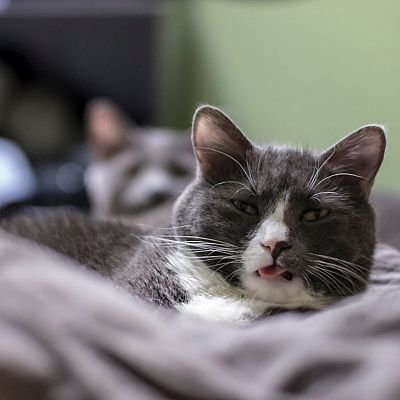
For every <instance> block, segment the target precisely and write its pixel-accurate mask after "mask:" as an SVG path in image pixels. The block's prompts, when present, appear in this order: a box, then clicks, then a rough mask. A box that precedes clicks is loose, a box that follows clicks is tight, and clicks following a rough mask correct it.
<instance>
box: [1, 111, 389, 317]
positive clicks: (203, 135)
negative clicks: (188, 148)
mask: <svg viewBox="0 0 400 400" xmlns="http://www.w3.org/2000/svg"><path fill="white" fill-rule="evenodd" d="M193 143H194V147H195V152H196V156H197V158H198V160H199V167H198V171H197V176H196V178H195V179H194V181H193V182H192V183H191V184H190V185H189V186H188V187H187V188H186V190H185V191H184V192H183V193H182V195H181V196H180V198H179V200H178V201H177V202H176V204H175V207H174V216H173V227H172V228H171V229H170V230H168V229H167V230H160V231H155V232H152V233H151V237H150V238H149V237H148V236H147V233H146V232H143V231H140V230H138V229H137V228H133V227H129V226H127V225H124V224H121V223H117V222H104V221H103V222H102V221H93V220H90V219H87V218H84V217H73V216H70V215H64V216H62V215H61V216H60V215H52V216H50V215H45V216H43V217H39V218H38V217H35V218H33V220H32V217H22V218H19V219H18V218H17V219H14V220H11V221H3V222H2V223H1V226H2V227H3V228H5V229H6V230H9V231H12V232H13V233H17V234H20V235H22V236H25V237H27V238H30V239H33V240H36V241H39V242H41V243H42V244H44V245H47V246H49V247H51V248H53V249H54V250H56V251H58V252H61V253H63V254H67V255H68V256H70V257H72V258H74V259H76V260H78V261H79V262H80V263H82V264H84V265H87V266H88V267H89V268H91V269H94V270H96V271H98V272H99V273H101V274H103V275H106V276H108V277H110V278H111V279H112V280H113V281H114V282H115V283H116V284H117V285H119V286H121V287H123V288H124V289H126V290H128V291H129V292H130V293H132V294H136V295H139V296H141V297H142V298H144V299H146V300H148V301H150V302H152V303H155V304H158V305H163V306H166V307H174V306H177V305H178V304H179V303H187V302H190V298H191V296H193V295H196V293H190V292H189V291H188V289H187V288H184V285H182V279H181V276H180V273H181V271H179V270H178V269H174V265H173V263H174V260H175V262H176V263H177V264H178V263H179V261H181V260H179V259H177V258H176V257H182V255H183V254H184V253H185V252H187V251H188V250H190V254H191V257H195V258H196V259H197V261H196V262H195V261H193V268H195V267H194V265H195V264H196V268H199V265H200V267H201V265H203V264H202V263H204V268H207V267H208V268H210V269H211V270H213V271H215V272H216V273H217V274H218V276H221V277H222V278H223V279H224V280H225V281H226V282H227V283H228V284H229V286H230V287H231V288H232V292H234V291H235V290H237V291H238V292H237V293H238V294H240V296H242V294H243V293H245V292H243V291H242V290H245V289H246V288H245V287H243V281H242V278H241V272H242V269H243V264H242V263H243V260H242V259H241V258H240V255H243V253H244V252H245V250H246V248H247V246H248V245H249V243H250V241H251V240H252V239H254V237H255V234H256V232H257V230H258V229H259V227H260V225H261V224H262V222H263V221H264V220H265V218H266V217H268V216H269V215H270V214H271V213H272V212H273V210H274V207H275V206H276V204H277V203H278V202H279V201H281V200H282V199H286V200H285V201H286V208H285V212H284V218H283V219H284V223H285V225H286V226H287V227H288V229H289V240H290V247H288V248H287V249H285V251H283V252H282V253H281V254H280V255H279V257H278V260H279V263H280V264H281V265H284V266H285V268H286V269H287V270H288V271H290V273H292V274H293V276H294V277H296V278H297V279H299V280H301V281H302V283H303V284H304V285H305V287H306V288H307V290H308V291H309V292H310V293H312V294H313V295H315V296H319V297H320V298H321V299H322V300H321V304H328V303H331V302H334V301H337V300H339V299H341V298H343V297H345V296H349V295H353V294H356V293H358V292H361V291H363V290H364V289H365V287H366V284H367V281H368V278H369V273H370V268H371V265H372V258H373V254H374V248H375V224H374V213H373V210H372V208H371V206H370V204H369V203H368V194H369V191H370V188H371V186H372V183H373V179H374V177H375V174H376V172H377V170H378V168H379V165H380V163H381V161H382V158H383V152H384V146H385V139H384V133H383V130H382V129H381V128H380V127H378V126H369V127H364V128H361V129H360V130H359V131H357V132H355V133H353V134H351V135H350V136H348V137H347V138H345V139H344V140H343V141H341V142H339V143H338V144H337V145H335V147H333V148H331V149H329V150H328V151H326V152H323V153H316V152H312V151H309V150H305V149H298V148H291V147H274V146H257V145H254V144H252V143H251V142H250V141H249V140H248V139H247V138H246V137H245V136H244V135H243V134H242V133H241V132H240V130H239V128H238V127H237V126H236V125H234V123H233V122H232V121H231V120H230V119H229V118H228V117H227V116H226V115H225V114H223V113H222V112H221V111H219V110H217V109H215V108H212V107H209V106H205V107H202V108H200V109H199V110H198V111H197V112H196V114H195V117H194V123H193ZM332 154H334V156H332ZM369 166H372V167H369ZM361 173H362V174H363V177H360V176H359V175H360V174H361ZM232 199H238V200H241V201H244V202H246V203H249V204H250V205H251V206H252V207H254V208H256V209H257V210H258V212H257V214H254V215H251V214H245V213H243V212H242V211H240V210H239V209H237V208H236V206H234V204H233V203H232ZM320 207H326V208H328V209H329V210H330V214H329V215H328V216H327V217H326V218H323V219H321V220H317V221H314V222H306V221H305V220H303V219H302V215H303V213H304V212H305V211H307V210H310V209H318V208H320ZM217 243H219V245H217ZM224 244H225V245H224ZM229 248H230V249H232V248H234V249H236V250H237V251H238V252H239V254H238V253H237V252H236V256H235V257H233V256H232V255H231V254H227V251H228V250H227V249H229ZM236 250H235V251H236ZM310 253H314V254H319V255H321V257H334V259H333V258H330V259H329V260H330V261H329V263H326V262H325V264H324V268H325V269H324V273H323V274H317V273H315V270H313V266H315V265H318V260H317V259H316V258H315V256H312V255H311V254H310ZM174 257H175V259H174ZM227 259H230V260H231V261H230V262H226V260H227ZM171 260H172V265H171ZM319 260H320V259H319ZM323 260H326V259H323ZM260 267H261V266H260ZM313 271H314V272H313ZM210 283H212V281H211V280H210ZM246 293H247V296H248V297H249V299H252V298H253V297H254V296H255V294H254V293H252V292H251V291H247V292H246ZM302 306H303V305H302V304H299V305H298V307H299V308H302ZM281 307H282V308H285V304H281ZM305 308H307V307H306V305H305ZM264 311H266V310H264Z"/></svg>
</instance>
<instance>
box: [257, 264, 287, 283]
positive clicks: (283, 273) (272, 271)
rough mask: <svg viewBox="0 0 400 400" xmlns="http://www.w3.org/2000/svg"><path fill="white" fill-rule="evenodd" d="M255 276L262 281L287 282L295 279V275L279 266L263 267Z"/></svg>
mask: <svg viewBox="0 0 400 400" xmlns="http://www.w3.org/2000/svg"><path fill="white" fill-rule="evenodd" d="M255 274H256V275H257V276H258V277H259V278H261V279H286V280H287V281H291V280H292V279H293V274H292V273H291V272H290V271H288V270H287V269H286V268H283V267H282V266H280V265H278V264H271V265H266V266H264V267H261V268H259V269H258V270H257V271H256V272H255Z"/></svg>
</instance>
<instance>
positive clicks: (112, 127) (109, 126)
mask: <svg viewBox="0 0 400 400" xmlns="http://www.w3.org/2000/svg"><path fill="white" fill-rule="evenodd" d="M84 120H85V130H86V132H87V136H88V139H89V143H90V147H91V149H92V150H93V152H94V154H95V156H96V157H98V158H100V159H108V158H110V157H112V156H113V155H114V154H116V153H118V151H120V150H121V149H123V148H124V146H125V145H126V143H127V141H128V137H129V132H130V131H131V126H132V123H131V121H130V120H129V118H128V117H127V116H126V115H125V113H124V111H123V110H122V109H121V107H119V106H118V105H117V104H116V103H115V102H114V101H112V100H111V99H107V98H94V99H92V100H91V101H90V102H89V103H88V104H87V105H86V107H85V115H84Z"/></svg>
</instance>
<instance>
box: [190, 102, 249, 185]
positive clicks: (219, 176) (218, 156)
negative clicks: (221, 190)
mask: <svg viewBox="0 0 400 400" xmlns="http://www.w3.org/2000/svg"><path fill="white" fill-rule="evenodd" d="M192 142H193V148H194V152H195V154H196V158H197V160H198V166H199V171H200V173H201V175H202V176H203V177H204V179H205V180H207V181H208V182H210V183H217V182H220V181H221V180H226V179H227V178H228V177H229V176H231V175H232V174H235V172H236V171H239V172H240V173H242V171H243V168H244V166H243V165H245V162H246V161H245V160H246V155H247V153H248V152H249V150H251V148H252V147H253V145H252V144H251V142H250V141H249V140H248V139H247V138H246V136H245V135H244V134H243V133H242V132H241V131H240V129H239V128H238V127H237V126H236V124H235V123H234V122H233V121H232V120H231V119H230V118H229V117H228V116H227V115H226V114H225V113H223V112H222V111H221V110H219V109H218V108H216V107H212V106H201V107H199V108H198V109H197V110H196V112H195V114H194V117H193V124H192Z"/></svg>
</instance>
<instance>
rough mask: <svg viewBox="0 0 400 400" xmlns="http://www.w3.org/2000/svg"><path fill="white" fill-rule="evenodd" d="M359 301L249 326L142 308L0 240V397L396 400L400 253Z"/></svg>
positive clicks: (387, 256) (62, 264) (383, 251)
mask: <svg viewBox="0 0 400 400" xmlns="http://www.w3.org/2000/svg"><path fill="white" fill-rule="evenodd" d="M378 251H379V252H380V256H381V259H382V260H383V261H382V263H380V265H379V266H377V267H376V269H375V270H374V273H373V275H372V285H371V288H370V289H369V290H368V291H367V293H365V294H364V295H362V296H358V297H354V298H352V299H349V300H347V301H345V302H343V303H341V304H338V305H336V306H335V307H332V308H331V309H327V310H325V311H322V312H319V313H316V314H314V315H299V314H290V313H289V314H282V315H277V316H274V317H271V318H269V319H266V320H263V321H260V322H258V323H256V324H253V325H251V326H247V327H238V326H232V325H227V324H218V323H212V322H209V321H204V320H200V319H196V318H194V317H190V316H187V315H181V314H178V313H175V312H167V311H165V310H164V311H161V310H154V309H149V308H148V307H147V306H145V305H144V304H141V303H140V301H138V300H135V299H132V298H129V297H127V295H125V294H124V293H122V292H120V291H119V290H118V289H116V288H114V287H112V286H111V285H110V284H109V283H107V282H105V281H103V280H101V279H100V278H98V277H96V276H93V275H91V274H90V273H88V272H87V271H85V270H83V269H82V268H79V266H76V265H72V263H71V262H70V261H68V260H66V259H64V258H61V257H60V256H58V255H54V254H51V253H48V252H45V251H43V250H40V249H39V248H36V247H34V246H33V245H32V244H30V243H27V242H25V241H23V240H19V239H15V238H13V237H10V236H8V235H5V234H0V399H2V400H14V399H15V400H37V399H40V400H46V399H54V400H75V399H76V400H81V399H82V400H83V399H85V400H86V399H96V400H97V399H98V400H102V399H104V400H124V399H127V400H128V399H129V400H142V399H143V400H153V399H171V400H178V399H188V400H189V399H190V400H194V399H199V400H200V399H204V400H211V399H218V400H222V399H226V400H235V399H237V400H239V399H242V400H244V399H246V400H266V399H271V400H289V399H307V400H312V399H324V400H325V399H326V400H329V399H332V400H347V399H360V400H366V399H368V400H375V399H376V400H385V399H393V400H398V399H399V398H400V290H399V284H400V252H398V251H397V250H394V249H392V248H389V247H384V246H383V247H381V248H380V249H379V250H378Z"/></svg>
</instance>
